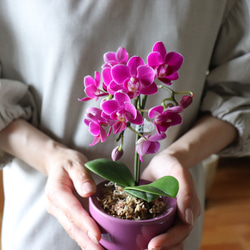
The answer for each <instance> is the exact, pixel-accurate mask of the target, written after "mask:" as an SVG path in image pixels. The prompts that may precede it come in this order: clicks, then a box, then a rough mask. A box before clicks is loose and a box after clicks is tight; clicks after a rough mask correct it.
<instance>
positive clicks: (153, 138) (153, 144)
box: [136, 133, 167, 162]
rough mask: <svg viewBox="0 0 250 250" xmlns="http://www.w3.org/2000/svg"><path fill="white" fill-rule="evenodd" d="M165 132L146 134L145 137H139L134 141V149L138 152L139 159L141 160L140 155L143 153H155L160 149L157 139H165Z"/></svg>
mask: <svg viewBox="0 0 250 250" xmlns="http://www.w3.org/2000/svg"><path fill="white" fill-rule="evenodd" d="M166 137H167V136H166V134H165V133H161V134H155V135H146V136H145V138H146V139H145V138H143V137H141V138H140V139H139V140H138V141H137V143H136V151H137V153H138V154H139V157H140V160H141V161H142V162H143V159H142V156H143V155H145V154H155V153H157V152H158V151H159V149H160V143H159V142H158V141H160V140H163V139H165V138H166Z"/></svg>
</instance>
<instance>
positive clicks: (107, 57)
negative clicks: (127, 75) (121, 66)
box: [103, 52, 116, 63]
mask: <svg viewBox="0 0 250 250" xmlns="http://www.w3.org/2000/svg"><path fill="white" fill-rule="evenodd" d="M103 60H104V62H106V63H108V62H111V61H115V60H116V55H115V52H106V53H105V54H104V55H103Z"/></svg>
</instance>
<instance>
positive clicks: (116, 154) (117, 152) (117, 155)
mask: <svg viewBox="0 0 250 250" xmlns="http://www.w3.org/2000/svg"><path fill="white" fill-rule="evenodd" d="M122 155H123V149H122V148H120V147H118V146H117V147H115V148H114V149H113V151H112V153H111V158H112V160H113V161H118V160H120V159H121V157H122Z"/></svg>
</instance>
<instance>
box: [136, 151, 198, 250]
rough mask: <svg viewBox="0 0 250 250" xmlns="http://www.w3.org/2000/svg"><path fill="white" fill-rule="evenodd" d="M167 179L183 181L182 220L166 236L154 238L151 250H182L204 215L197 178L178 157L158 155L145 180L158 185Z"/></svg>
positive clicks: (179, 207) (180, 196)
mask: <svg viewBox="0 0 250 250" xmlns="http://www.w3.org/2000/svg"><path fill="white" fill-rule="evenodd" d="M166 175H171V176H174V177H175V178H176V179H177V180H178V181H179V185H180V188H179V192H178V194H177V213H178V218H177V220H176V221H175V224H174V225H173V226H172V227H171V228H170V229H169V230H168V231H167V232H166V233H164V234H161V235H158V236H156V237H154V238H153V239H152V240H151V241H150V242H149V244H148V249H149V250H151V249H161V250H163V249H167V250H182V249H183V247H184V242H185V239H186V238H187V237H188V235H189V234H190V232H191V231H192V229H193V226H194V223H195V221H196V219H197V218H198V217H199V215H200V213H201V208H200V202H199V199H198V196H197V193H196V190H195V185H194V182H193V178H192V176H191V174H190V172H189V171H188V169H186V168H185V167H184V166H182V164H181V163H180V161H179V160H178V159H177V158H175V157H174V156H172V155H170V154H168V153H167V152H162V153H160V154H158V155H156V156H155V157H154V158H153V159H152V160H151V162H150V164H149V165H148V167H147V168H146V169H145V170H144V172H143V174H142V176H141V177H142V179H147V180H150V181H154V180H156V179H159V178H160V177H162V176H166Z"/></svg>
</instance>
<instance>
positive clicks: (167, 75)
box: [148, 42, 183, 85]
mask: <svg viewBox="0 0 250 250" xmlns="http://www.w3.org/2000/svg"><path fill="white" fill-rule="evenodd" d="M182 63H183V56H182V55H181V54H179V53H177V52H168V53H167V50H166V48H165V46H164V44H163V43H162V42H157V43H155V45H154V46H153V49H152V52H151V53H150V54H149V55H148V65H149V66H150V67H152V68H153V69H155V70H156V75H157V76H156V77H157V78H158V79H159V80H160V81H162V82H163V83H166V84H168V85H171V84H172V81H173V80H177V79H178V78H179V74H178V72H177V70H179V68H180V67H181V65H182Z"/></svg>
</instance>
